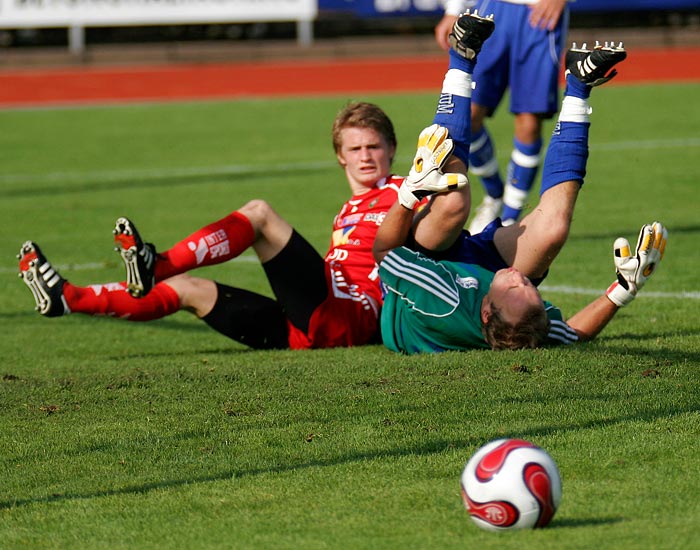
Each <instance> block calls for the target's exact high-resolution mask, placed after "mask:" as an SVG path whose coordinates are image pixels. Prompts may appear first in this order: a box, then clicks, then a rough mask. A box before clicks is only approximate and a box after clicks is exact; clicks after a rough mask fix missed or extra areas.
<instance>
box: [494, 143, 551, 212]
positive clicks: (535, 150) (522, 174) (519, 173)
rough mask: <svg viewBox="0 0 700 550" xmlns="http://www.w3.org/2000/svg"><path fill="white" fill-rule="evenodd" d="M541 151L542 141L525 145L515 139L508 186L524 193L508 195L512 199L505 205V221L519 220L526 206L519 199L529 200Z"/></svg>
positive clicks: (509, 167) (509, 165)
mask: <svg viewBox="0 0 700 550" xmlns="http://www.w3.org/2000/svg"><path fill="white" fill-rule="evenodd" d="M540 151H542V139H538V140H537V141H536V142H535V143H532V144H525V143H522V142H520V141H518V140H517V139H513V154H512V155H511V157H510V162H509V164H508V179H507V181H508V185H510V186H512V187H514V188H515V189H517V190H518V191H522V193H507V196H508V197H512V199H511V200H513V201H514V202H512V203H511V202H509V201H508V200H507V201H506V202H505V203H504V204H503V214H502V216H501V218H502V219H504V220H517V219H518V217H519V216H520V212H522V210H523V207H524V206H525V204H524V202H523V200H520V198H519V197H523V198H524V200H526V198H527V194H528V193H529V192H530V189H532V185H533V184H534V183H535V178H536V177H537V170H538V169H539V166H540V159H539V155H540Z"/></svg>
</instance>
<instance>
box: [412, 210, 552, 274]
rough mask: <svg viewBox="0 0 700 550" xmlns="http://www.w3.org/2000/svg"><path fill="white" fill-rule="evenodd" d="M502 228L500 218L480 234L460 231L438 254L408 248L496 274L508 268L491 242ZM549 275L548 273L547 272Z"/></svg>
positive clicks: (422, 249)
mask: <svg viewBox="0 0 700 550" xmlns="http://www.w3.org/2000/svg"><path fill="white" fill-rule="evenodd" d="M501 227H503V224H502V223H501V219H500V218H496V219H495V220H494V221H492V222H491V223H490V224H488V225H487V226H486V227H485V228H484V229H483V231H482V232H481V233H477V234H476V235H472V234H470V233H469V231H466V230H465V231H462V233H461V234H460V236H459V237H458V238H457V240H456V241H455V242H454V244H453V245H452V246H451V247H450V248H448V249H447V250H442V251H440V252H434V251H431V250H426V249H424V248H423V247H421V246H420V245H416V243H413V245H412V246H409V248H414V249H416V250H418V251H419V252H421V253H423V254H424V255H426V256H428V257H429V258H432V259H434V260H438V261H440V260H446V261H449V262H459V263H463V264H476V265H478V266H480V267H483V268H484V269H488V270H489V271H491V272H493V273H496V271H498V270H500V269H505V268H508V267H510V266H509V265H508V264H507V263H506V261H505V260H504V259H503V258H502V257H501V255H500V254H499V252H498V250H497V249H496V245H495V244H494V242H493V237H494V235H495V234H496V231H497V230H498V229H499V228H501ZM547 273H549V271H547ZM547 273H545V274H544V275H543V276H542V277H538V278H535V279H530V280H531V282H532V284H533V285H535V286H537V285H539V284H540V283H541V282H542V281H544V279H545V277H547Z"/></svg>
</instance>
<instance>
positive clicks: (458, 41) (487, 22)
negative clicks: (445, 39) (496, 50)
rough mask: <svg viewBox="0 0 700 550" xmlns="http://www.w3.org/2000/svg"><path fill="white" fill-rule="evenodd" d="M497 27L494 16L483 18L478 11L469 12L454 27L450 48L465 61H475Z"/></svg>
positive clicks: (460, 17)
mask: <svg viewBox="0 0 700 550" xmlns="http://www.w3.org/2000/svg"><path fill="white" fill-rule="evenodd" d="M495 26H496V25H495V23H494V22H493V15H489V16H487V17H481V16H480V15H479V14H478V12H477V11H476V10H474V12H473V13H470V12H469V11H468V10H467V12H466V13H463V14H462V15H460V16H459V18H458V19H457V21H455V24H454V27H452V32H451V33H450V36H449V41H450V47H451V48H452V49H453V50H454V51H456V52H457V53H458V54H459V55H461V56H462V57H464V58H465V59H470V60H475V59H476V56H477V55H478V54H479V52H480V51H481V46H482V45H483V43H484V42H485V41H486V39H487V38H488V37H489V36H491V33H492V32H493V29H494V28H495Z"/></svg>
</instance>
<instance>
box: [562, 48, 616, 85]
mask: <svg viewBox="0 0 700 550" xmlns="http://www.w3.org/2000/svg"><path fill="white" fill-rule="evenodd" d="M626 57H627V51H626V50H625V48H624V46H623V45H622V42H620V43H619V44H618V45H617V46H616V45H615V44H614V43H612V42H606V43H605V44H604V45H602V46H601V45H600V44H599V43H598V42H596V45H595V47H594V48H593V49H592V50H589V49H588V47H587V45H586V44H584V45H583V46H582V47H581V48H579V47H577V46H576V43H575V42H574V44H573V45H572V47H571V49H570V50H569V51H568V52H566V61H565V64H566V74H567V75H569V74H573V75H574V76H575V77H576V78H578V79H579V80H580V81H581V82H583V83H584V84H587V85H588V86H591V87H593V86H600V85H601V84H605V83H606V82H607V81H608V80H610V79H611V78H613V77H615V75H616V74H617V70H616V69H613V67H614V66H615V65H617V64H618V63H620V61H623V60H624V59H625V58H626Z"/></svg>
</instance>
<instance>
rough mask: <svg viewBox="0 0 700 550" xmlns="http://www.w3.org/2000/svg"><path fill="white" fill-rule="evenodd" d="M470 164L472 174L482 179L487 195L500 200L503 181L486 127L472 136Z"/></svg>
mask: <svg viewBox="0 0 700 550" xmlns="http://www.w3.org/2000/svg"><path fill="white" fill-rule="evenodd" d="M475 147H476V149H475ZM469 164H470V168H471V170H472V173H473V174H474V175H475V176H479V177H480V178H481V183H482V184H483V185H484V189H485V190H486V193H487V194H488V195H489V196H490V197H493V198H494V199H500V198H501V197H502V196H503V180H502V179H501V174H500V172H499V170H498V160H497V159H496V151H495V149H494V146H493V141H492V139H491V135H490V134H489V132H488V130H486V126H482V127H481V130H479V131H478V132H476V133H475V134H472V137H471V147H470V148H469Z"/></svg>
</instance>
